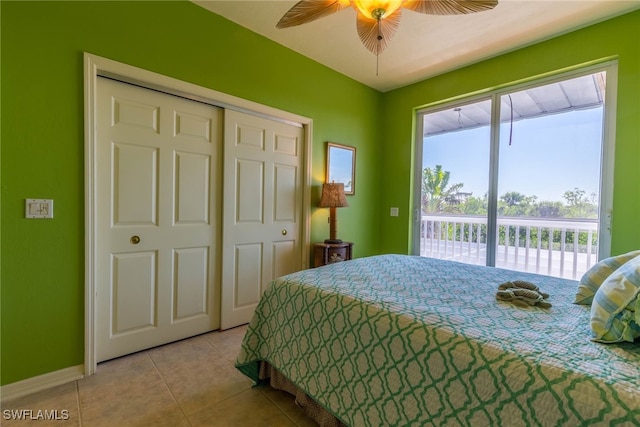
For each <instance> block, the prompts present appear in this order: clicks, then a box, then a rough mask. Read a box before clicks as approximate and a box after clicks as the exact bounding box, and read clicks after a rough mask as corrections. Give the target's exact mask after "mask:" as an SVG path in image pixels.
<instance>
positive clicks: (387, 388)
mask: <svg viewBox="0 0 640 427" xmlns="http://www.w3.org/2000/svg"><path fill="white" fill-rule="evenodd" d="M513 280H527V281H529V282H532V283H535V284H536V285H538V286H539V287H540V288H541V289H542V290H544V291H545V292H547V293H549V294H550V296H549V298H548V301H549V302H550V303H551V304H552V307H551V308H548V309H545V308H540V307H537V306H534V307H529V308H522V307H518V306H514V305H513V304H511V303H509V302H503V301H498V300H496V290H497V286H498V285H499V284H501V283H503V282H505V281H513ZM576 285H577V282H575V281H571V280H566V279H559V278H553V277H548V276H540V275H535V274H530V273H522V272H516V271H510V270H504V269H497V268H489V267H483V266H476V265H468V264H462V263H457V262H452V261H444V260H437V259H431V258H422V257H416V256H406V255H380V256H374V257H368V258H360V259H356V260H352V261H347V262H342V263H337V264H332V265H328V266H324V267H320V268H315V269H310V270H304V271H300V272H297V273H293V274H289V275H286V276H283V277H281V278H278V279H276V280H275V281H273V282H272V283H271V285H270V286H269V288H268V289H267V290H266V291H265V293H264V294H263V296H262V298H261V300H260V303H259V305H258V307H257V308H256V311H255V313H254V316H253V318H252V320H251V322H250V323H249V325H248V327H247V332H246V335H245V337H244V340H243V343H242V346H241V350H240V354H239V355H238V358H237V360H236V367H237V368H238V369H239V370H240V371H241V372H243V373H244V374H245V375H247V376H249V377H250V378H251V379H253V380H254V381H255V383H256V384H259V383H261V382H264V381H268V378H269V377H272V378H276V379H277V382H278V383H283V382H284V383H286V384H287V386H286V387H281V388H285V389H287V388H289V389H291V388H293V389H294V390H293V391H295V392H296V393H297V394H298V395H303V396H306V397H308V398H309V400H310V401H312V402H313V403H314V404H315V405H316V406H317V407H319V408H320V409H321V411H325V412H326V413H327V414H328V415H330V416H332V417H333V422H334V423H335V424H337V425H340V424H345V425H348V426H444V425H452V426H454V425H464V426H468V425H472V426H484V425H492V426H494V425H495V426H501V425H505V426H535V425H541V426H584V425H629V426H631V425H635V426H638V425H640V343H638V342H635V343H632V342H627V343H618V344H601V343H596V342H593V341H591V340H590V338H589V337H590V331H589V307H588V306H582V305H576V304H573V299H574V296H575V292H576ZM293 391H292V392H293ZM327 414H325V415H327ZM325 423H326V422H325V421H323V422H320V424H325Z"/></svg>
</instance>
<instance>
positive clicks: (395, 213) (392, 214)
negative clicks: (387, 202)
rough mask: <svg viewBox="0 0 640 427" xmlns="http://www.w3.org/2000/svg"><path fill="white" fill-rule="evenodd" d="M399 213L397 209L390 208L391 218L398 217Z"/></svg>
mask: <svg viewBox="0 0 640 427" xmlns="http://www.w3.org/2000/svg"><path fill="white" fill-rule="evenodd" d="M399 212H400V209H398V208H391V212H390V215H391V216H398V213H399Z"/></svg>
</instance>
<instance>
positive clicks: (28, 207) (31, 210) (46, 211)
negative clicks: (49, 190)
mask: <svg viewBox="0 0 640 427" xmlns="http://www.w3.org/2000/svg"><path fill="white" fill-rule="evenodd" d="M24 216H25V218H53V200H52V199H25V203H24Z"/></svg>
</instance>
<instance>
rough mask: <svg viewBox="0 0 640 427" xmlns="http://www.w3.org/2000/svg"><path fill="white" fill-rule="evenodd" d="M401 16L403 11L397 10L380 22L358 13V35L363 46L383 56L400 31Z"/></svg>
mask: <svg viewBox="0 0 640 427" xmlns="http://www.w3.org/2000/svg"><path fill="white" fill-rule="evenodd" d="M400 16H402V9H398V10H396V11H395V12H393V13H392V14H391V15H389V16H386V17H384V18H383V19H381V20H379V21H378V20H375V19H371V18H367V17H365V16H364V15H362V14H361V13H358V23H357V26H358V35H359V36H360V40H361V41H362V44H363V45H364V46H365V47H366V48H367V49H369V50H370V51H371V52H373V53H375V54H376V55H379V54H381V53H382V51H383V50H385V48H386V47H387V44H388V43H389V40H391V38H392V37H393V35H394V34H395V33H396V31H397V30H398V27H399V26H400Z"/></svg>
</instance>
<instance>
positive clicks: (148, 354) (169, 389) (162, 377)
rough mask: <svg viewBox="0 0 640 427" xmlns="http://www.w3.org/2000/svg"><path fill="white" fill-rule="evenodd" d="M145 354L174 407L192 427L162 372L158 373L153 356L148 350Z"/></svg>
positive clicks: (158, 369)
mask: <svg viewBox="0 0 640 427" xmlns="http://www.w3.org/2000/svg"><path fill="white" fill-rule="evenodd" d="M145 353H146V354H147V356H148V357H149V360H151V364H152V365H153V369H155V371H156V373H157V374H158V376H159V377H160V380H162V384H164V387H165V388H166V389H167V391H168V392H169V395H171V398H172V399H173V401H174V402H175V403H176V405H178V409H180V413H181V414H182V416H183V417H184V419H185V420H186V421H187V424H188V425H189V426H191V427H193V424H191V420H190V419H189V416H188V415H187V413H186V412H185V410H184V408H183V407H182V405H181V404H180V402H179V401H178V399H177V398H176V396H175V394H174V393H173V390H171V387H170V386H169V384H168V383H167V380H166V379H165V377H164V375H162V372H160V368H158V365H157V364H156V361H155V360H153V356H151V354H150V352H149V350H145Z"/></svg>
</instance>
